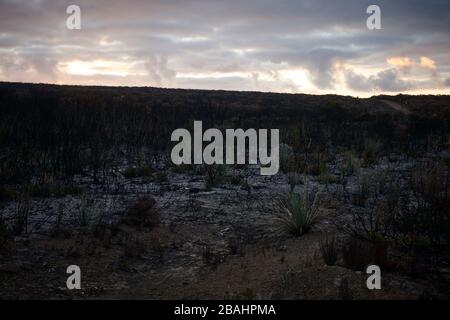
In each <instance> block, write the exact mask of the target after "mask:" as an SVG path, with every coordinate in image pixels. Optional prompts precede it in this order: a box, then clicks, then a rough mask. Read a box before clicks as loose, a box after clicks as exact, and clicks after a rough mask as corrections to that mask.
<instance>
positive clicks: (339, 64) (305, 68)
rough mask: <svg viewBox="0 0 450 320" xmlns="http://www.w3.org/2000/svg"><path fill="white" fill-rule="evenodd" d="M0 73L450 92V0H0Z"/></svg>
mask: <svg viewBox="0 0 450 320" xmlns="http://www.w3.org/2000/svg"><path fill="white" fill-rule="evenodd" d="M71 4H76V5H78V6H79V7H80V8H81V30H69V29H68V28H67V27H66V20H67V17H68V16H69V15H68V14H67V13H66V8H67V7H68V6H69V5H71ZM370 4H377V5H378V6H379V7H380V8H381V23H382V29H381V30H368V29H367V27H366V19H367V17H368V16H369V15H368V14H367V13H366V9H367V7H368V6H369V5H370ZM0 80H1V81H22V82H45V83H58V84H95V85H121V86H122V85H123V86H158V87H173V88H175V87H176V88H202V89H227V90H256V91H275V92H294V93H295V92H303V93H320V94H324V93H337V94H349V95H355V96H370V95H373V94H379V93H388V94H396V93H399V92H404V93H410V94H419V93H434V94H450V1H448V0H431V1H417V0H395V1H393V0H390V1H381V0H370V1H366V0H359V1H357V0H346V1H344V0H329V1H323V0H289V1H283V0H273V1H267V0H227V1H224V0H223V1H215V0H176V1H175V0H174V1H172V0H148V1H143V0H126V1H119V0H99V1H97V0H96V1H93V0H86V1H84V0H83V1H81V0H70V1H66V0H53V1H51V0H18V1H13V0H0Z"/></svg>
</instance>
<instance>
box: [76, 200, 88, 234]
mask: <svg viewBox="0 0 450 320" xmlns="http://www.w3.org/2000/svg"><path fill="white" fill-rule="evenodd" d="M89 220H90V217H89V209H88V208H87V205H86V200H85V199H82V200H81V205H80V211H79V212H78V223H79V225H80V227H87V226H88V225H89Z"/></svg>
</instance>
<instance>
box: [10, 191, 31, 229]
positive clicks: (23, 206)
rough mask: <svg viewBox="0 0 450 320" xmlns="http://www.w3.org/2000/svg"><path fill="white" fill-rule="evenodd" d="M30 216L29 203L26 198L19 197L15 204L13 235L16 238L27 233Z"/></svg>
mask: <svg viewBox="0 0 450 320" xmlns="http://www.w3.org/2000/svg"><path fill="white" fill-rule="evenodd" d="M29 215H30V201H29V199H28V197H27V196H23V195H22V196H20V197H18V199H17V202H16V212H15V215H14V225H13V233H14V235H16V236H18V235H21V234H22V233H24V232H25V233H26V232H28V217H29Z"/></svg>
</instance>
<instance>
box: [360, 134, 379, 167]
mask: <svg viewBox="0 0 450 320" xmlns="http://www.w3.org/2000/svg"><path fill="white" fill-rule="evenodd" d="M379 149H380V144H379V143H378V142H375V141H373V140H367V141H366V142H365V143H364V150H363V152H362V159H363V164H364V166H366V167H367V166H370V165H372V164H374V163H375V162H376V160H377V153H378V150H379Z"/></svg>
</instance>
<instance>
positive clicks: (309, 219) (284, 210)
mask: <svg viewBox="0 0 450 320" xmlns="http://www.w3.org/2000/svg"><path fill="white" fill-rule="evenodd" d="M280 209H281V215H280V222H281V224H282V226H283V228H284V229H285V230H286V231H288V232H289V233H291V234H293V235H295V236H301V235H303V234H305V233H307V232H308V231H309V230H310V229H311V226H312V224H313V223H314V220H315V218H316V215H317V210H316V208H315V206H314V199H311V194H309V193H308V192H305V193H303V195H299V194H297V193H289V196H288V197H287V199H286V200H285V201H281V202H280Z"/></svg>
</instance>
